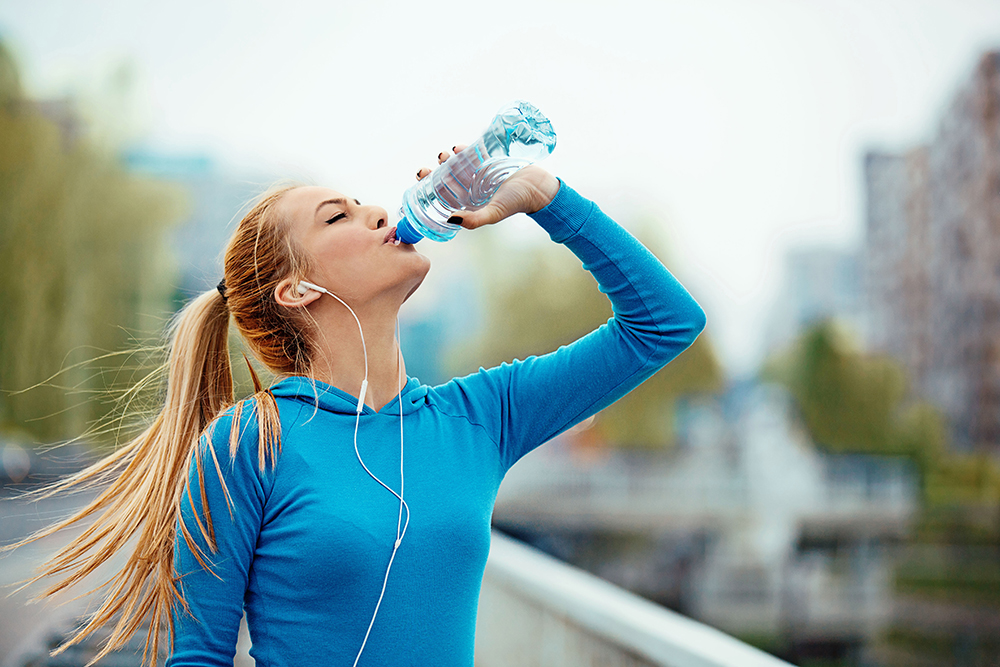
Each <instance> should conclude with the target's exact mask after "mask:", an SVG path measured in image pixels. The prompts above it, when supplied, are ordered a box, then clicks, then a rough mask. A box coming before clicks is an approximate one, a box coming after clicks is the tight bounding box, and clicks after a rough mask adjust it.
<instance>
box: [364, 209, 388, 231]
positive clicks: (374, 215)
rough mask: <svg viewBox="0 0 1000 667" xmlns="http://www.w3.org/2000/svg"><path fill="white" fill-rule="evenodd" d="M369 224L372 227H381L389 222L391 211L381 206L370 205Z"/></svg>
mask: <svg viewBox="0 0 1000 667" xmlns="http://www.w3.org/2000/svg"><path fill="white" fill-rule="evenodd" d="M367 208H368V209H370V210H369V211H368V216H367V219H368V226H369V227H371V228H372V229H381V228H382V227H385V226H386V225H387V224H389V213H388V211H386V210H385V209H384V208H382V207H381V206H368V207H367Z"/></svg>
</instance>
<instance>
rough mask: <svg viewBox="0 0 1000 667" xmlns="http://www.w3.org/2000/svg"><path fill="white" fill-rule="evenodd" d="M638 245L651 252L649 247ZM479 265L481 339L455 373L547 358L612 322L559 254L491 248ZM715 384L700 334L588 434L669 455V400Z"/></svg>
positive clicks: (714, 365)
mask: <svg viewBox="0 0 1000 667" xmlns="http://www.w3.org/2000/svg"><path fill="white" fill-rule="evenodd" d="M643 236H646V235H643ZM493 240H494V241H495V240H496V237H494V239H493ZM480 242H482V239H480ZM645 245H646V246H647V247H654V244H653V243H652V241H651V240H649V239H646V240H645ZM479 259H480V260H481V261H479V262H477V264H478V265H479V266H486V267H487V268H486V272H487V274H488V276H489V277H488V279H486V280H485V281H484V282H485V284H486V311H487V312H486V318H485V319H486V323H485V327H484V331H483V334H482V335H481V336H480V337H479V339H478V340H477V341H475V342H474V343H473V344H472V345H470V346H469V347H468V348H466V350H465V355H463V357H462V358H461V359H460V360H459V361H458V362H457V363H455V364H454V365H455V366H456V367H457V369H460V370H463V371H466V370H470V369H471V368H474V367H478V366H479V365H486V366H489V365H494V364H498V363H500V362H503V361H510V360H511V359H514V358H520V359H523V358H525V357H526V356H528V355H532V354H544V353H546V352H550V351H552V350H555V349H556V348H558V347H559V346H560V345H565V344H568V343H571V342H572V341H574V340H576V339H577V338H579V337H581V336H583V335H585V334H587V333H589V332H590V331H592V330H594V329H596V328H597V327H599V326H600V325H601V324H603V323H605V322H607V320H608V318H610V317H611V315H612V311H611V303H610V302H609V301H608V298H607V297H606V296H605V295H604V294H602V293H601V292H600V291H599V290H598V286H597V282H596V281H595V280H594V278H593V277H592V276H591V275H590V274H589V273H588V272H586V271H584V270H583V269H582V268H581V266H580V262H579V260H577V259H576V258H575V257H574V256H573V255H572V254H571V253H569V252H567V251H566V250H565V249H564V248H557V247H553V246H552V245H551V244H547V245H545V246H543V247H540V248H534V249H531V250H528V251H524V250H519V251H516V252H515V251H511V250H510V249H509V248H503V247H497V245H492V246H490V248H489V249H488V251H485V252H482V253H481V257H480V258H479ZM473 359H474V360H475V362H474V363H471V360H473ZM722 382H723V372H722V369H721V366H720V364H719V362H718V360H717V358H716V356H715V353H714V351H713V349H712V345H711V342H710V341H709V339H708V337H707V336H706V335H705V334H702V335H701V336H700V337H699V338H698V340H696V341H695V343H694V344H693V345H692V346H691V347H690V348H688V350H686V351H685V352H683V353H682V354H681V355H680V356H679V357H678V358H677V359H675V360H674V361H672V362H671V363H670V364H668V365H667V366H666V367H664V368H663V369H661V370H660V371H659V372H658V373H656V374H655V375H653V377H651V378H650V379H649V380H647V381H646V382H645V383H644V384H642V385H641V386H640V387H639V388H637V389H636V390H634V391H633V392H631V393H630V394H628V395H627V396H625V397H624V398H622V399H621V400H619V401H618V402H617V403H615V404H614V405H611V406H609V407H608V408H606V409H605V410H603V411H602V412H601V413H600V414H599V415H597V418H596V419H595V423H594V429H595V431H596V432H597V434H598V435H599V436H600V437H601V438H602V439H603V440H604V441H606V442H607V443H609V444H612V445H615V446H625V447H645V448H656V447H668V446H670V445H671V444H672V443H673V438H674V423H673V414H674V412H673V411H674V403H675V401H676V399H677V398H678V397H679V396H682V395H685V394H691V393H698V392H714V391H717V390H718V389H720V388H721V386H722Z"/></svg>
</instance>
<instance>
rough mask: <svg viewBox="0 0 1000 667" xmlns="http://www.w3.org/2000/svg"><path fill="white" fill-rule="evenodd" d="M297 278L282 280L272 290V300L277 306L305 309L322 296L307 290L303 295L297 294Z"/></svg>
mask: <svg viewBox="0 0 1000 667" xmlns="http://www.w3.org/2000/svg"><path fill="white" fill-rule="evenodd" d="M298 284H299V280H298V278H284V279H283V280H282V281H281V282H279V283H278V285H277V286H276V287H275V288H274V300H275V301H277V302H278V305H279V306H284V307H285V308H305V307H306V306H308V305H309V304H310V303H312V302H313V301H315V300H316V299H318V298H320V297H321V296H323V295H322V294H320V293H319V292H316V291H315V290H309V291H308V292H306V293H305V294H299V291H298Z"/></svg>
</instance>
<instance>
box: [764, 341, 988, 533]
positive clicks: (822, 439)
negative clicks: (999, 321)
mask: <svg viewBox="0 0 1000 667" xmlns="http://www.w3.org/2000/svg"><path fill="white" fill-rule="evenodd" d="M762 375H763V377H764V378H765V379H768V380H771V381H775V382H778V383H780V384H782V385H784V386H785V387H786V388H787V389H788V390H789V392H790V393H791V394H792V396H793V397H794V399H795V400H796V403H797V404H798V406H799V409H800V412H801V415H802V419H803V421H804V423H805V426H806V428H807V429H808V430H809V433H810V435H811V436H812V439H813V440H814V441H815V442H816V443H817V444H818V445H819V446H821V447H823V448H825V449H827V450H830V451H835V452H844V453H863V454H878V455H890V456H906V457H908V458H909V459H911V460H912V461H913V462H914V463H915V465H916V468H917V470H918V471H919V474H920V481H921V488H922V491H923V499H924V502H925V506H926V507H927V508H928V509H929V510H930V511H932V512H938V511H939V510H943V509H948V508H950V510H955V511H958V512H959V513H960V514H961V515H962V517H963V518H962V521H965V520H967V519H968V517H969V516H971V514H970V513H982V512H985V513H986V517H985V519H984V523H985V525H988V526H989V530H990V531H995V530H996V521H997V520H998V519H1000V514H997V511H998V508H1000V505H998V500H1000V466H998V464H997V461H996V460H995V459H993V458H991V457H990V456H987V455H984V454H977V453H964V452H955V451H951V450H950V448H949V447H948V429H947V424H946V423H945V419H944V417H943V415H942V414H941V412H940V411H939V410H938V409H937V408H935V407H934V406H932V405H930V404H928V403H926V402H924V401H920V400H918V399H916V398H914V397H912V396H910V395H909V394H908V390H907V385H906V377H905V373H904V372H903V369H902V368H901V367H900V366H899V364H898V363H896V362H895V361H893V360H891V359H889V358H887V357H881V356H875V355H870V354H865V353H863V352H861V351H860V350H859V349H858V348H857V347H856V346H855V345H853V344H852V342H851V339H850V337H849V336H848V335H846V333H845V332H844V331H843V330H842V329H841V328H840V327H838V326H837V324H836V323H835V322H833V321H826V322H821V323H818V324H816V325H814V326H813V327H811V328H809V329H808V330H807V331H805V332H804V333H803V334H802V336H801V337H800V338H799V340H798V341H796V342H795V343H794V344H793V345H792V346H791V347H790V348H789V349H788V350H785V351H784V352H782V353H780V354H778V355H775V356H774V357H772V358H771V359H769V360H768V362H767V363H766V364H765V366H764V370H763V373H762ZM950 510H949V511H950ZM928 516H931V515H930V514H929V515H928ZM946 523H949V524H950V525H952V526H953V524H954V516H952V517H951V518H949V519H948V520H947V522H946Z"/></svg>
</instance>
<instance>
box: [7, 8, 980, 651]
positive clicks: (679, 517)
mask: <svg viewBox="0 0 1000 667" xmlns="http://www.w3.org/2000/svg"><path fill="white" fill-rule="evenodd" d="M514 99H526V100H528V101H531V102H532V103H534V104H535V105H536V106H538V107H539V108H540V109H541V110H542V111H543V112H544V113H545V114H546V115H548V116H549V118H550V119H551V120H552V123H553V126H554V127H555V129H556V131H557V133H558V135H559V143H558V146H557V148H556V150H555V152H554V153H553V154H552V156H551V157H550V158H548V160H547V161H546V162H545V163H544V164H543V166H545V167H546V168H547V169H549V170H550V171H552V172H553V173H555V174H557V175H559V176H561V177H562V178H563V179H564V180H565V181H566V182H567V183H569V184H571V185H572V186H573V187H574V188H575V189H576V190H578V191H579V192H581V193H582V194H584V195H585V196H587V197H589V198H591V199H593V200H595V201H596V202H597V203H598V204H599V205H600V206H601V207H602V208H603V209H604V210H605V211H606V212H608V213H609V214H610V215H611V216H612V217H614V218H615V219H617V220H618V221H620V222H621V223H622V224H623V225H624V226H626V227H627V228H628V229H630V230H631V231H632V232H633V233H634V234H636V235H637V236H638V237H639V238H640V239H642V240H643V241H644V242H645V243H646V244H647V245H648V246H649V247H650V248H651V249H652V250H653V251H654V252H655V253H656V254H657V255H658V256H659V257H660V258H661V259H662V260H663V261H664V263H665V264H666V265H667V266H668V267H669V268H670V269H671V270H672V271H674V273H675V274H676V275H677V276H678V277H679V278H680V279H681V281H682V282H683V283H684V284H685V285H686V286H687V287H688V288H689V290H690V291H691V292H692V293H693V294H694V296H695V297H696V298H697V299H698V300H699V301H700V302H701V303H702V305H703V306H704V307H705V309H706V311H707V313H708V320H709V325H708V328H707V330H706V332H705V333H704V334H703V335H702V337H701V338H699V340H698V341H697V342H696V343H695V345H694V346H693V347H692V348H690V349H689V350H688V351H687V352H685V353H684V354H683V355H681V357H679V358H678V359H677V360H676V361H675V362H673V363H671V364H670V365H669V366H668V367H667V368H665V369H664V370H663V371H661V372H660V373H658V374H657V375H656V376H654V377H653V378H652V379H651V380H650V381H649V382H647V383H646V384H645V385H643V386H642V387H641V388H640V389H638V390H636V391H635V392H633V393H632V394H630V395H629V396H628V397H626V398H625V399H623V400H622V401H620V402H619V403H617V404H616V405H614V406H612V407H610V408H608V409H607V410H605V411H604V412H602V413H600V414H598V415H597V416H596V417H595V418H592V419H590V420H588V421H587V422H585V423H584V424H581V425H580V426H578V427H576V428H574V429H573V430H572V431H571V432H569V433H567V434H564V435H563V436H560V437H559V438H558V439H556V440H555V441H553V442H551V443H549V444H547V445H546V446H544V447H542V448H540V449H539V450H537V451H536V452H533V453H532V454H531V455H529V456H528V457H526V458H525V460H524V461H523V462H521V463H519V464H518V465H517V466H515V467H514V468H513V469H512V470H511V472H510V474H509V476H508V478H507V479H506V480H505V482H504V486H503V488H502V489H501V494H500V497H499V498H498V500H497V507H496V512H495V515H494V525H495V527H496V528H498V529H500V530H502V531H504V532H506V533H508V534H510V535H512V536H514V537H517V538H519V539H521V540H524V541H526V542H528V543H530V544H532V545H535V546H537V547H539V548H541V549H542V550H544V551H547V552H548V553H550V554H552V555H555V556H556V557H558V558H560V559H562V560H564V561H566V562H569V563H572V564H574V565H577V566H579V567H582V568H584V569H586V570H589V571H591V572H593V573H595V574H598V575H599V576H601V577H603V578H605V579H607V580H609V581H611V582H613V583H615V584H617V585H619V586H622V587H624V588H626V589H628V590H631V591H633V592H636V593H638V594H640V595H642V596H644V597H646V598H648V599H650V600H653V601H655V602H657V603H660V604H662V605H664V606H666V607H669V608H671V609H674V610H677V611H679V612H681V613H683V614H685V615H688V616H691V617H693V618H695V619H697V620H700V621H702V622H705V623H707V624H709V625H712V626H714V627H717V628H719V629H721V630H723V631H724V632H726V633H728V634H731V635H733V636H735V637H737V638H739V639H741V640H743V641H746V642H748V643H750V644H752V645H754V646H758V647H760V648H763V649H764V650H766V651H768V652H771V653H773V654H775V655H777V656H780V657H782V658H784V659H786V660H789V661H791V662H794V663H795V664H799V665H813V666H820V665H822V666H834V665H837V666H849V665H850V666H855V665H871V666H881V665H920V666H923V665H928V666H937V665H942V666H944V665H970V666H971V665H976V666H978V665H1000V233H998V232H1000V4H998V3H996V2H994V1H985V0H983V1H979V0H817V1H815V2H808V3H805V2H795V1H792V0H753V1H749V2H748V1H746V0H703V1H701V2H673V1H667V2H651V1H649V0H646V1H638V0H622V1H621V2H617V3H613V4H609V3H605V2H593V1H590V0H586V1H577V2H573V3H570V2H557V1H554V0H542V1H537V0H535V1H533V2H523V1H521V0H512V1H509V2H507V1H505V2H503V3H494V4H486V3H483V4H480V3H465V2H446V1H444V0H429V1H428V2H423V3H411V4H401V3H395V2H387V1H385V0H373V1H371V2H366V3H361V2H338V3H318V2H307V1H306V0H290V1H288V2H285V3H280V4H279V3H265V2H262V1H244V2H236V1H235V0H229V1H210V2H198V3H195V2H190V1H189V0H177V1H175V2H172V3H136V2H128V1H126V0H94V1H92V2H87V3H79V2H74V1H72V0H64V1H57V0H39V1H37V2H31V3H28V2H2V3H0V390H2V392H0V463H2V465H0V484H2V487H3V493H4V495H5V497H6V498H7V499H6V500H4V501H3V504H2V505H0V540H2V542H3V543H5V544H6V543H10V542H12V541H14V540H15V539H17V538H19V537H22V536H23V535H25V534H26V533H27V532H28V531H30V530H31V529H33V528H37V527H39V526H41V525H43V524H44V522H46V521H50V520H52V519H53V518H55V517H58V516H61V515H62V514H64V513H65V512H66V511H68V510H69V509H70V508H72V506H74V503H77V502H79V501H80V499H79V498H78V497H77V498H69V499H56V500H51V501H46V503H38V504H34V505H26V504H24V503H22V502H19V501H17V500H16V499H15V498H13V496H14V495H16V493H17V492H18V491H19V490H23V489H28V488H32V487H33V485H34V484H36V483H37V482H39V481H43V480H46V479H52V478H53V477H54V476H56V475H59V474H62V473H64V472H66V471H68V470H73V469H75V468H79V467H80V466H82V465H84V464H85V463H86V462H87V461H89V460H92V458H93V457H94V456H97V455H99V454H100V453H102V452H107V451H109V450H110V448H112V447H113V446H114V443H115V442H116V439H117V438H119V437H121V436H122V434H127V433H128V432H129V429H131V428H134V427H135V424H136V423H141V419H142V415H143V411H144V410H148V409H150V407H151V406H155V400H156V396H157V392H156V391H155V390H149V391H145V392H140V393H139V395H136V396H133V395H131V394H123V393H122V392H123V391H124V390H125V389H127V388H128V387H129V386H131V384H132V383H133V382H135V380H136V379H137V378H139V377H141V376H142V374H144V373H146V372H148V370H149V369H150V368H152V367H153V365H155V363H156V362H157V361H158V357H157V351H156V349H155V347H156V345H158V344H159V342H160V338H159V336H160V334H161V331H162V328H163V326H164V325H165V324H166V322H168V321H169V318H170V316H171V315H172V313H173V312H175V311H176V310H177V308H179V307H180V306H181V305H183V303H185V301H186V300H187V299H189V298H190V297H191V296H193V295H194V294H197V293H198V292H200V291H203V290H206V289H212V288H214V285H215V284H216V282H217V281H218V280H219V277H220V276H221V262H220V252H221V249H222V246H223V244H224V243H225V240H226V239H227V236H228V234H229V233H230V232H231V231H232V229H233V228H234V225H235V223H236V221H238V220H239V217H240V215H241V211H243V210H245V205H246V203H247V202H248V201H249V200H250V199H251V198H252V197H253V196H254V195H255V194H257V193H259V192H261V191H263V190H264V189H265V188H266V187H267V186H268V185H270V184H271V183H272V182H274V181H276V180H278V179H283V178H292V179H296V180H299V181H304V182H308V183H316V184H321V185H328V186H330V187H333V188H335V189H338V190H340V191H342V192H345V193H347V194H348V195H349V196H352V197H357V198H358V199H360V200H361V201H362V202H363V203H369V202H370V203H377V204H380V205H382V206H383V207H385V208H386V209H387V210H389V211H390V213H391V214H395V211H396V210H397V208H398V206H399V198H400V195H401V193H402V192H403V190H405V189H406V188H407V187H409V185H410V184H411V183H412V182H413V178H414V172H415V171H416V170H417V169H418V168H419V167H422V166H433V165H434V164H436V158H435V156H436V155H437V153H438V152H439V151H441V150H447V149H449V148H450V147H451V146H452V145H454V144H456V143H466V142H468V141H470V140H471V139H474V138H475V137H476V136H478V135H479V133H480V132H481V131H482V130H483V129H484V128H485V126H486V125H487V124H488V122H489V121H490V119H491V118H492V117H493V114H494V113H495V112H496V111H497V110H498V109H499V108H500V107H501V106H502V105H503V104H505V103H506V102H509V101H511V100H514ZM419 249H420V251H421V252H423V253H425V254H427V255H428V256H429V257H431V260H432V265H433V269H432V271H431V273H430V274H429V276H428V278H427V280H426V281H425V283H424V285H423V287H422V288H421V289H420V290H419V291H418V293H417V294H416V295H415V296H414V297H413V298H412V299H411V300H410V302H408V307H407V308H404V310H403V312H402V316H403V317H404V318H405V319H404V321H403V330H402V336H401V339H402V346H403V349H404V352H405V354H406V359H407V366H408V370H409V371H410V372H411V374H412V375H415V376H417V377H419V378H420V379H421V380H422V381H424V382H426V383H428V384H436V383H440V382H444V381H446V380H447V379H449V378H451V377H453V376H455V375H459V374H464V373H467V372H471V371H474V370H475V369H477V368H478V367H479V366H480V365H483V366H489V365H492V364H495V363H499V362H500V361H504V360H510V359H512V358H514V357H521V358H523V357H524V356H526V355H528V354H533V353H543V352H546V351H549V350H552V349H555V348H556V347H557V346H558V345H560V344H563V343H566V342H569V341H571V340H574V339H575V338H577V337H579V336H580V335H582V334H584V333H586V332H588V331H590V330H591V329H593V328H595V327H596V326H598V325H600V324H601V323H603V322H604V321H605V320H606V319H607V318H608V317H609V316H610V308H609V305H608V303H607V300H606V298H605V297H604V296H603V295H602V294H600V293H599V292H598V291H597V289H596V284H595V283H594V281H593V280H592V279H591V278H590V276H589V275H588V274H586V273H585V272H584V271H583V270H582V269H581V268H580V266H579V262H577V261H576V259H575V258H574V257H573V256H572V254H571V253H569V252H568V251H566V250H565V249H564V248H561V247H558V246H554V245H553V244H551V243H550V242H549V241H548V237H547V236H546V235H545V234H544V232H542V231H541V230H540V229H538V228H537V226H535V225H534V223H533V222H531V221H530V220H529V219H527V218H525V217H523V216H521V217H519V218H517V219H512V220H509V221H507V222H505V223H504V224H503V225H500V226H497V227H495V228H490V229H485V230H478V231H476V232H468V233H466V232H463V233H462V234H460V235H459V236H458V237H457V238H456V239H455V240H454V241H452V242H450V243H447V244H433V243H431V242H424V243H421V244H420V247H419ZM244 382H245V380H244ZM244 387H245V385H244ZM123 395H124V396H126V400H122V396H123ZM129 398H132V399H135V400H134V401H133V402H132V404H131V405H128V406H126V403H127V402H128V399H129ZM83 433H87V434H88V435H87V436H86V437H85V438H82V439H79V438H78V436H80V435H81V434H83ZM73 438H78V439H76V440H75V441H74V442H72V443H71V444H69V445H65V446H59V447H53V446H54V445H60V444H62V443H66V442H67V441H69V440H70V439H73ZM54 544H56V542H49V543H47V544H39V545H35V546H33V547H31V548H29V549H22V550H20V551H18V552H15V553H14V554H12V555H9V556H6V557H4V558H2V559H0V584H3V585H8V584H10V583H12V582H15V581H18V580H20V579H22V578H23V577H24V576H26V575H27V573H28V572H29V571H30V568H31V566H32V565H33V563H34V562H35V561H37V558H38V557H39V555H40V554H42V553H45V550H46V549H51V547H52V546H53V545H54ZM22 605H23V598H21V597H17V596H15V597H11V598H6V599H5V600H4V601H3V602H2V603H0V652H6V651H9V650H10V647H11V646H13V645H14V644H15V643H16V642H17V641H18V640H23V639H24V635H25V633H26V632H27V629H28V627H29V626H30V627H32V628H33V627H35V625H36V624H37V623H38V619H42V618H50V615H51V614H53V613H55V612H51V611H44V612H31V613H27V612H23V611H22V610H23V607H22ZM32 614H34V615H32Z"/></svg>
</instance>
